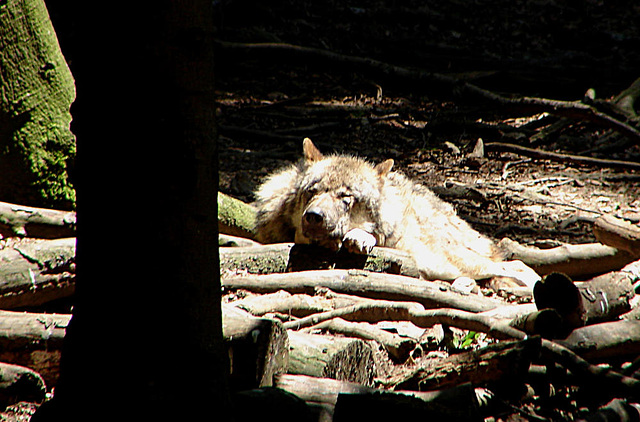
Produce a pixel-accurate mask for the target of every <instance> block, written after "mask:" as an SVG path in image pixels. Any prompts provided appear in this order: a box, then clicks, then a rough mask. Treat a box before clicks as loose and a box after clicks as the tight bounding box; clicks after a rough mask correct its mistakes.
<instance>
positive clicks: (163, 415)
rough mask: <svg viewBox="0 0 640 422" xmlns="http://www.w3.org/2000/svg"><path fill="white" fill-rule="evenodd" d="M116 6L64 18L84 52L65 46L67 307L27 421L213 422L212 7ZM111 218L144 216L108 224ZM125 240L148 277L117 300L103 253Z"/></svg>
mask: <svg viewBox="0 0 640 422" xmlns="http://www.w3.org/2000/svg"><path fill="white" fill-rule="evenodd" d="M121 6H122V7H117V6H114V5H111V6H106V7H100V8H97V9H96V7H95V5H91V4H89V3H85V2H73V5H71V6H62V7H65V8H68V9H67V10H66V12H68V13H71V14H72V16H73V17H74V18H73V19H70V18H69V16H67V17H65V19H66V20H67V21H68V22H71V21H73V22H74V28H73V31H74V35H75V38H74V39H76V40H77V41H79V42H82V44H73V39H71V40H68V42H69V44H64V43H63V48H64V47H65V45H66V46H69V49H70V50H69V51H70V52H71V53H70V56H71V58H72V60H71V69H72V71H73V73H74V76H75V78H76V81H77V93H78V100H77V103H76V104H75V105H74V107H73V108H72V114H73V118H74V123H73V125H72V129H73V130H74V132H75V134H76V136H77V139H78V164H77V169H78V183H77V188H78V207H77V209H78V226H77V234H78V243H77V287H76V302H75V305H74V310H73V318H72V322H71V323H70V326H69V328H68V329H67V336H66V338H65V348H64V349H63V356H62V366H61V377H60V382H59V384H58V386H57V388H56V391H55V398H54V399H53V401H52V402H50V403H49V404H48V405H45V406H43V407H42V408H41V410H40V411H39V413H38V414H37V415H36V419H34V420H50V421H53V420H103V419H105V420H123V419H122V417H123V415H127V416H126V417H125V419H127V420H191V418H195V417H196V416H197V415H198V414H200V412H202V411H205V412H208V413H209V416H208V419H210V420H215V419H216V416H214V415H222V414H223V413H222V412H221V408H222V407H223V406H226V404H227V403H228V399H227V395H228V391H227V384H226V382H227V381H226V368H227V367H228V365H227V364H226V360H227V357H226V352H225V349H224V348H223V343H222V326H221V311H220V284H219V265H218V252H217V217H216V215H217V214H216V213H217V211H216V206H217V204H216V189H217V177H218V172H217V155H216V154H217V152H216V143H215V142H216V132H215V127H214V114H215V105H214V91H213V47H212V44H211V36H210V35H211V34H210V31H211V29H212V23H211V20H212V11H211V2H207V1H200V0H192V1H172V2H168V1H162V2H154V3H146V2H144V3H139V2H133V3H127V4H126V5H124V4H123V5H121ZM54 22H55V20H54ZM63 29H64V28H62V29H60V28H58V30H59V31H60V30H63ZM122 204H127V206H128V207H129V208H130V209H132V210H139V211H142V210H147V211H150V212H148V213H146V214H145V215H144V216H143V218H136V219H135V220H127V219H122V218H114V216H115V215H117V213H118V212H119V209H120V207H121V206H122ZM123 233H125V234H124V236H126V243H128V244H130V245H132V247H131V249H130V251H129V252H130V253H131V255H132V256H133V257H135V259H136V261H137V262H143V263H145V264H144V265H135V266H131V267H129V268H126V269H123V268H120V270H122V271H121V274H122V277H124V278H126V279H127V280H126V281H127V283H128V288H127V290H126V291H124V292H123V290H122V289H121V288H120V287H119V288H113V289H110V288H108V287H106V286H109V285H110V283H111V285H113V286H116V285H117V286H122V281H123V280H119V281H120V282H118V283H113V282H114V281H116V280H114V279H113V277H114V273H117V272H118V266H119V265H121V264H120V263H119V262H117V261H116V260H115V259H113V258H114V257H112V256H111V255H110V252H109V251H112V250H115V248H121V247H122V244H123V243H122V241H123V239H122V236H123ZM109 262H111V266H110V270H109V271H106V270H105V267H108V266H109V265H110V264H109ZM111 270H113V271H111ZM114 327H118V334H117V336H104V335H100V334H99V332H100V331H109V330H113V329H114ZM106 339H108V340H106ZM90 386H91V387H90Z"/></svg>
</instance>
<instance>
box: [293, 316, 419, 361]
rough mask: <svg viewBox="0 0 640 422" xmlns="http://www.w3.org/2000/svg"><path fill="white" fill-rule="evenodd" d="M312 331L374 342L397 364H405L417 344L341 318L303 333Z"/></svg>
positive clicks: (368, 325) (414, 340)
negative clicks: (321, 331)
mask: <svg viewBox="0 0 640 422" xmlns="http://www.w3.org/2000/svg"><path fill="white" fill-rule="evenodd" d="M313 330H325V331H329V332H331V333H334V334H341V335H344V336H347V337H352V338H360V339H363V340H374V341H376V342H378V343H380V344H381V345H382V346H383V347H384V348H385V350H386V351H387V352H388V353H389V356H390V357H391V358H392V359H393V360H394V361H396V362H399V363H402V362H405V361H406V360H407V358H408V357H409V354H410V353H411V351H412V350H413V349H415V347H416V345H417V344H418V341H417V340H416V339H413V338H410V337H403V336H399V335H397V334H394V333H391V332H389V331H386V330H383V329H380V328H377V327H374V326H373V325H371V324H367V323H364V322H349V321H345V320H344V319H342V318H333V319H331V320H329V321H325V322H323V323H320V324H317V325H314V326H312V327H309V328H308V329H305V332H311V331H313Z"/></svg>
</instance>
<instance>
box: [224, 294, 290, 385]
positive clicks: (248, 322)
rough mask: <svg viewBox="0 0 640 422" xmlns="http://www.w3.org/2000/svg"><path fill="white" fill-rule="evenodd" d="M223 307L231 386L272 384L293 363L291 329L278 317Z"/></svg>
mask: <svg viewBox="0 0 640 422" xmlns="http://www.w3.org/2000/svg"><path fill="white" fill-rule="evenodd" d="M223 309H224V317H223V326H222V329H223V334H224V339H225V343H226V344H227V350H228V354H229V356H230V366H229V374H230V375H229V384H230V387H231V390H233V391H239V390H251V389H254V388H258V387H270V386H272V385H273V378H274V376H275V375H277V374H282V373H285V372H286V371H287V367H288V366H289V339H288V337H287V331H286V330H285V329H284V328H283V327H282V324H281V323H280V322H278V321H277V320H273V319H267V318H252V317H251V316H248V315H246V313H244V312H239V311H238V310H234V309H233V308H231V307H228V306H225V307H223Z"/></svg>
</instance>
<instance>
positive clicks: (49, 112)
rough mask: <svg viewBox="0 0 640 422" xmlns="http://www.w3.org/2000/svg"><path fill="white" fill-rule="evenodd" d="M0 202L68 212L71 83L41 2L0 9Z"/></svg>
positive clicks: (27, 0)
mask: <svg viewBox="0 0 640 422" xmlns="http://www.w3.org/2000/svg"><path fill="white" fill-rule="evenodd" d="M0 92H2V95H0V175H2V177H0V198H2V200H3V201H10V202H16V203H22V204H25V205H40V206H42V205H46V206H55V207H62V208H65V209H69V208H70V207H72V206H73V204H74V202H75V191H74V189H73V186H71V183H70V181H69V178H68V174H67V170H68V169H67V167H68V164H70V163H71V162H73V159H74V156H75V149H76V148H75V138H74V136H73V134H72V133H71V130H70V129H69V123H70V122H71V115H70V113H69V107H70V106H71V103H72V102H73V100H74V98H75V89H74V86H73V77H72V76H71V72H70V71H69V68H68V67H67V63H66V62H65V60H64V57H63V56H62V53H61V51H60V47H59V46H58V40H57V39H56V34H55V32H54V31H53V27H52V25H51V21H50V20H49V14H48V13H47V8H46V7H45V5H44V1H43V0H8V1H4V2H2V4H1V5H0Z"/></svg>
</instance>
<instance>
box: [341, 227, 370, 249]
mask: <svg viewBox="0 0 640 422" xmlns="http://www.w3.org/2000/svg"><path fill="white" fill-rule="evenodd" d="M376 243H377V242H376V238H375V236H374V235H372V234H371V233H369V232H367V231H365V230H362V229H351V230H349V231H348V232H347V234H345V235H344V238H343V239H342V248H343V249H346V250H347V251H349V252H351V253H358V254H369V253H371V250H372V249H373V247H374V246H376Z"/></svg>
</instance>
